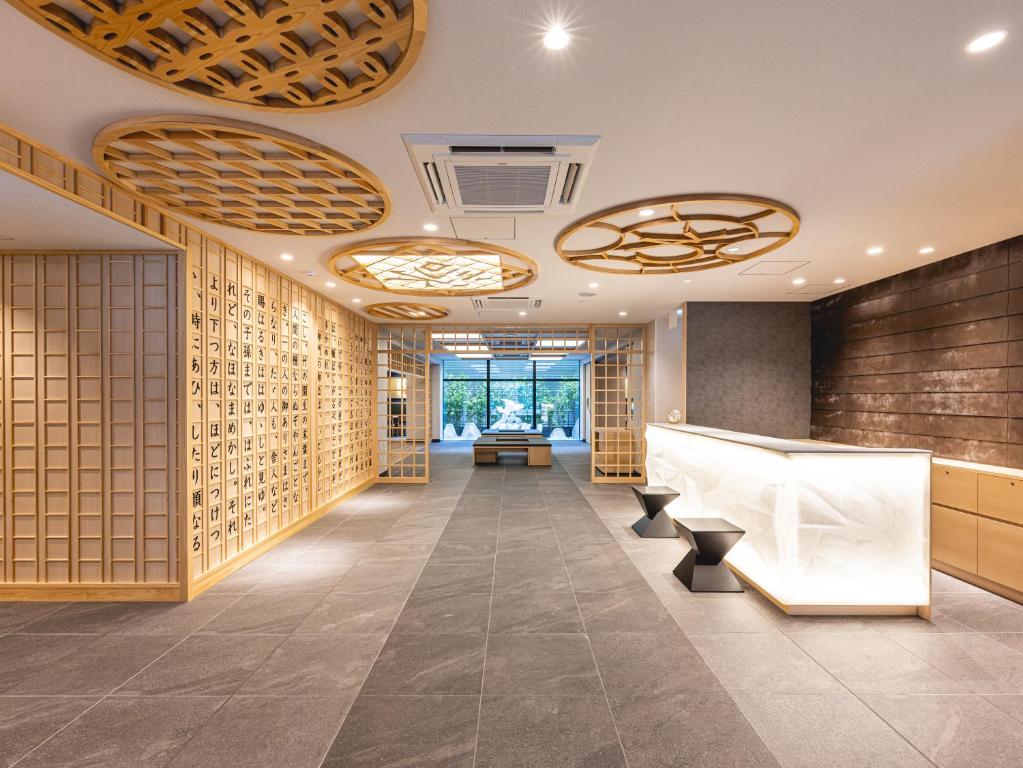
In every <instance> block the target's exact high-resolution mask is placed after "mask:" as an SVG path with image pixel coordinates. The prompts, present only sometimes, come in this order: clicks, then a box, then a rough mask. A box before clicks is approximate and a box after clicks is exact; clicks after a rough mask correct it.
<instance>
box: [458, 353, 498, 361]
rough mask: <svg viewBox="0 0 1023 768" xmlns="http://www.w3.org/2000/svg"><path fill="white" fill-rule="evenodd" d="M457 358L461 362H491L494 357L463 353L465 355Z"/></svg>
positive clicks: (459, 355)
mask: <svg viewBox="0 0 1023 768" xmlns="http://www.w3.org/2000/svg"><path fill="white" fill-rule="evenodd" d="M455 357H457V358H459V359H460V360H491V359H493V357H494V356H493V355H491V354H489V353H487V354H476V353H472V354H465V353H463V354H458V355H455Z"/></svg>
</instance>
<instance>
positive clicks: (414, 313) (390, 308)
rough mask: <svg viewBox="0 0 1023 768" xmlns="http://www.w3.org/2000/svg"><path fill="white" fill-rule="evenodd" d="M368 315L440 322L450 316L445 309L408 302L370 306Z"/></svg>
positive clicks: (367, 310) (388, 318)
mask: <svg viewBox="0 0 1023 768" xmlns="http://www.w3.org/2000/svg"><path fill="white" fill-rule="evenodd" d="M366 314H367V315H372V316H373V317H381V318H383V319H385V320H440V319H441V318H444V317H447V316H448V314H449V313H448V310H447V309H446V308H445V307H438V306H436V305H435V304H414V303H412V302H408V301H395V302H386V303H383V304H369V305H368V306H367V307H366Z"/></svg>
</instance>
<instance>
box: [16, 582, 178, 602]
mask: <svg viewBox="0 0 1023 768" xmlns="http://www.w3.org/2000/svg"><path fill="white" fill-rule="evenodd" d="M181 592H182V590H181V585H180V584H177V583H175V582H154V583H143V584H114V583H110V582H89V583H81V584H52V583H43V582H36V583H31V584H0V601H10V600H26V601H37V602H48V601H49V602H53V601H69V602H82V603H86V602H97V601H99V602H180V601H181Z"/></svg>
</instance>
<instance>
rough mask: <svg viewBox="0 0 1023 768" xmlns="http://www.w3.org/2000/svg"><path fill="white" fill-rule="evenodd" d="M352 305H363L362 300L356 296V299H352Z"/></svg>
mask: <svg viewBox="0 0 1023 768" xmlns="http://www.w3.org/2000/svg"><path fill="white" fill-rule="evenodd" d="M352 304H362V299H360V298H359V297H358V296H356V297H355V298H354V299H352Z"/></svg>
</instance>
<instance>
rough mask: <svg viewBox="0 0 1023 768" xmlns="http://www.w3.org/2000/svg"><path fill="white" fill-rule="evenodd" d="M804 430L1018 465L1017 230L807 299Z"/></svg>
mask: <svg viewBox="0 0 1023 768" xmlns="http://www.w3.org/2000/svg"><path fill="white" fill-rule="evenodd" d="M812 327H813V342H812V348H813V358H812V368H813V412H812V417H811V421H812V427H811V434H812V436H813V437H815V438H817V439H820V440H833V441H836V442H842V443H853V444H856V445H868V446H893V447H894V446H902V447H916V448H927V449H930V450H932V451H934V453H935V455H937V456H943V457H947V458H953V459H963V460H966V461H979V462H983V463H988V464H997V465H1004V466H1011V467H1023V236H1020V237H1016V238H1013V239H1012V240H1005V241H1002V242H1000V243H995V244H993V245H988V246H985V247H983V248H978V249H977V250H975V251H969V252H968V253H963V254H960V255H958V256H953V257H951V258H948V259H944V260H942V261H938V262H935V263H933V264H928V265H926V266H924V267H919V268H918V269H914V270H910V271H909V272H903V273H901V274H898V275H894V276H892V277H889V278H885V279H884V280H878V281H876V282H873V283H868V284H867V285H863V286H860V287H858V288H853V289H851V290H848V291H845V292H843V293H840V294H837V295H835V296H829V297H827V298H824V299H821V300H819V301H816V302H814V304H813V326H812Z"/></svg>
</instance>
